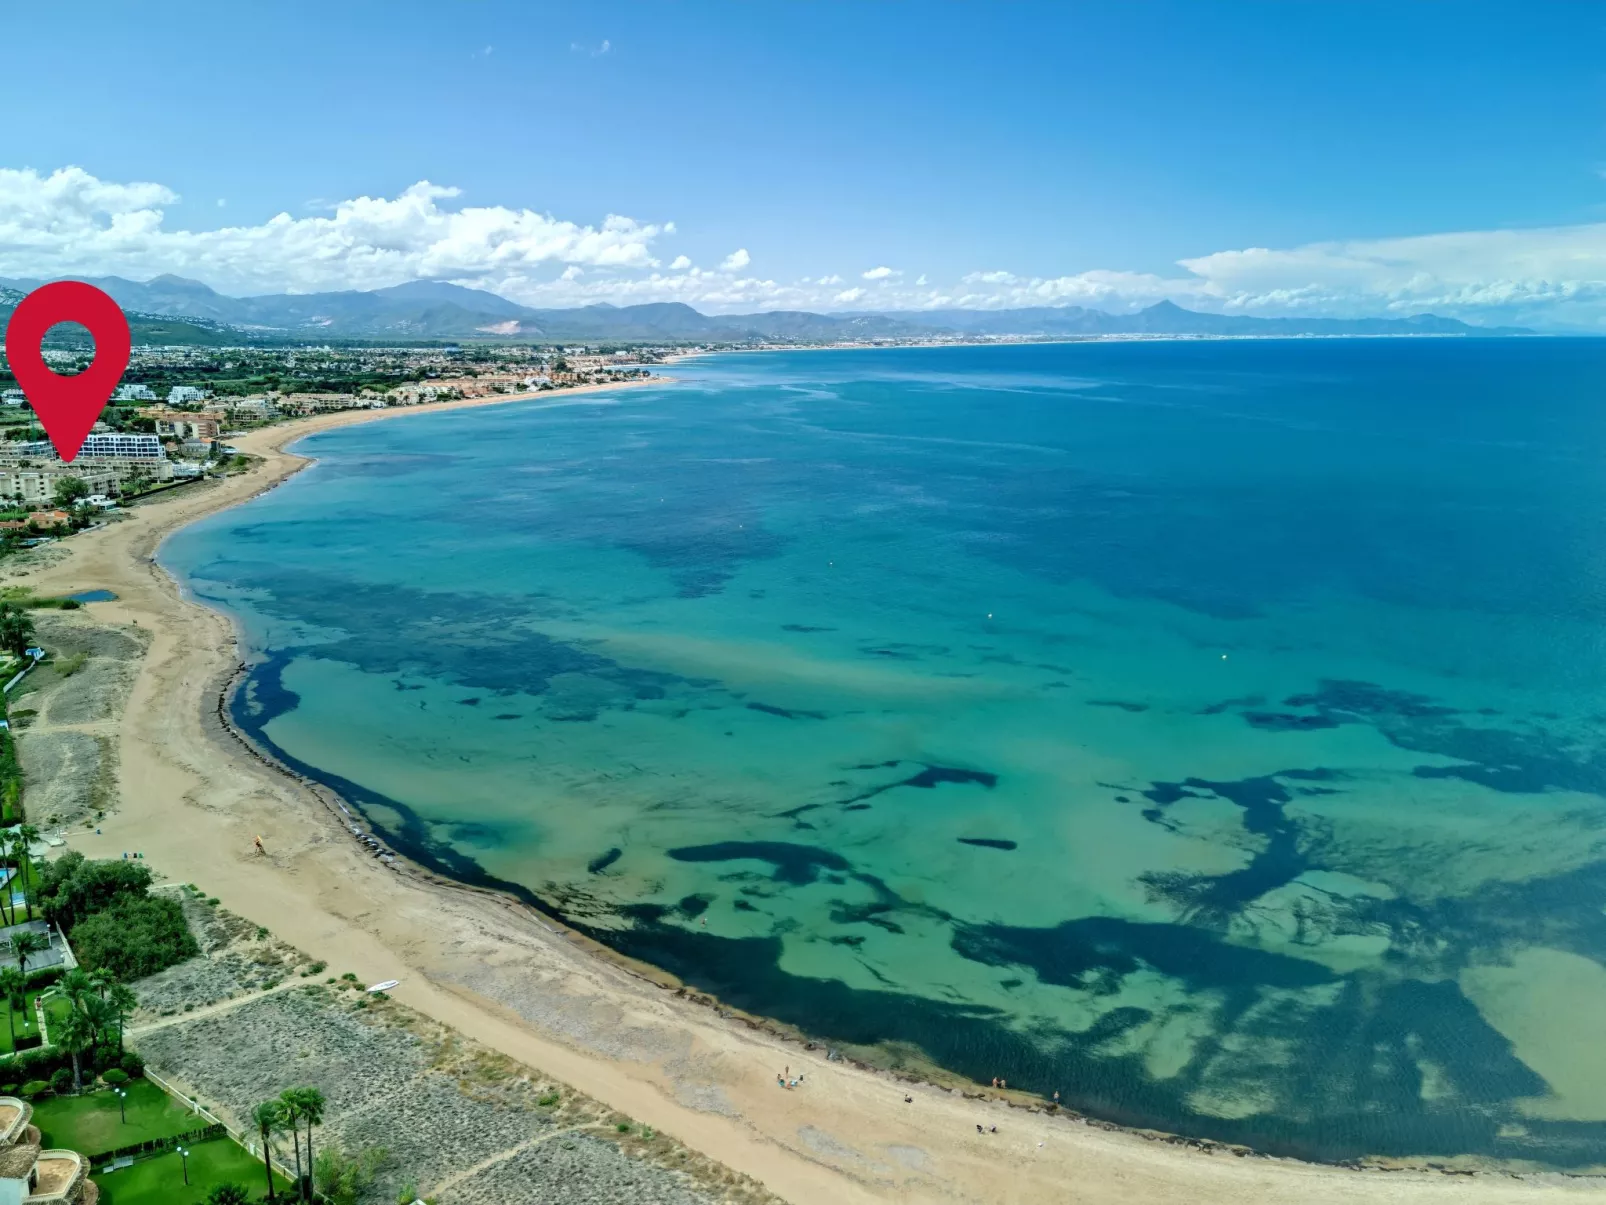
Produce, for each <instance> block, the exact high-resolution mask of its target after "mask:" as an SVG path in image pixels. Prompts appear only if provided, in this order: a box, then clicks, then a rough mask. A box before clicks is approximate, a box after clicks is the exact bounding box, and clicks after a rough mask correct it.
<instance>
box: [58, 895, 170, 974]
mask: <svg viewBox="0 0 1606 1205" xmlns="http://www.w3.org/2000/svg"><path fill="white" fill-rule="evenodd" d="M72 944H73V949H74V950H75V951H76V952H77V954H78V961H79V962H80V963H82V964H83V966H84V968H85V969H86V970H91V971H95V970H102V969H104V970H108V971H111V972H112V973H113V974H114V975H116V976H117V977H118V978H119V979H121V980H122V981H123V982H125V983H127V982H130V981H132V980H135V979H143V978H144V977H145V976H146V975H154V974H155V973H156V972H157V971H164V970H166V969H167V968H168V967H170V966H173V965H174V964H175V963H180V962H183V961H184V960H185V959H186V958H192V957H194V956H195V955H196V954H199V953H200V952H201V951H200V947H199V946H197V945H196V944H195V938H194V937H193V936H191V934H190V930H189V926H188V925H186V924H185V923H184V912H183V910H182V909H181V908H180V907H179V904H178V901H177V900H174V899H164V898H162V897H159V896H147V895H142V896H137V897H124V898H121V899H117V900H115V901H114V902H113V903H112V904H111V905H110V906H109V907H107V908H105V909H103V910H101V911H98V912H96V913H95V914H94V915H92V916H89V917H87V918H86V919H84V920H81V921H80V922H79V923H78V924H77V925H76V926H75V927H74V928H73V929H72Z"/></svg>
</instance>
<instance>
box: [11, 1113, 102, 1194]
mask: <svg viewBox="0 0 1606 1205" xmlns="http://www.w3.org/2000/svg"><path fill="white" fill-rule="evenodd" d="M43 1141H44V1139H43V1137H42V1135H41V1134H40V1133H39V1127H38V1126H36V1125H34V1124H33V1106H32V1105H30V1104H29V1103H28V1102H27V1101H24V1100H18V1099H17V1098H16V1097H15V1096H0V1205H95V1202H96V1201H98V1200H99V1199H100V1192H99V1190H98V1189H97V1188H96V1186H95V1185H94V1184H93V1183H91V1181H90V1179H89V1167H88V1166H87V1164H86V1163H85V1161H84V1157H83V1156H82V1155H80V1154H79V1153H78V1152H77V1151H67V1150H51V1151H47V1150H43V1149H41V1147H42V1144H43Z"/></svg>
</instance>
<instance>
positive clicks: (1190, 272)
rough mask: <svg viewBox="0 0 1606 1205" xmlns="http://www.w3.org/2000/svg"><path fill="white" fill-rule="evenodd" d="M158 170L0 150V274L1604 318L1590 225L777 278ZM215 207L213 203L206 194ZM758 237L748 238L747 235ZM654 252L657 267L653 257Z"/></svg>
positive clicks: (611, 240) (575, 295)
mask: <svg viewBox="0 0 1606 1205" xmlns="http://www.w3.org/2000/svg"><path fill="white" fill-rule="evenodd" d="M178 202H179V198H178V196H177V195H176V194H175V193H174V192H173V190H172V189H170V188H168V187H166V186H165V185H162V184H159V183H154V182H147V181H138V182H129V183H119V182H115V181H106V180H100V179H97V178H96V177H95V176H93V175H91V174H90V173H89V172H86V171H84V170H82V169H81V168H76V167H68V168H63V169H60V170H57V171H54V172H51V173H49V174H45V173H41V172H37V171H34V170H31V169H22V170H13V169H5V168H0V277H25V278H31V277H52V276H64V275H81V276H99V275H118V276H126V277H130V278H133V279H138V280H144V279H148V278H149V277H152V276H156V275H160V274H162V273H173V274H175V275H179V276H187V277H192V278H194V279H198V280H202V281H205V282H206V283H207V284H209V285H211V286H212V287H213V288H216V289H218V290H219V291H220V292H224V293H230V294H235V295H246V294H252V293H276V292H295V293H306V292H317V291H322V290H332V289H372V288H381V287H384V286H386V285H394V284H400V283H403V282H405V281H409V280H420V279H428V280H450V281H453V282H455V283H458V284H464V285H470V286H474V287H479V288H486V289H490V290H492V291H494V292H497V293H500V294H502V295H504V296H506V297H509V298H512V299H513V300H516V301H521V302H525V303H528V304H531V305H540V306H562V305H581V304H587V303H590V302H595V301H609V302H613V303H614V304H619V305H627V304H631V303H635V302H642V301H684V302H687V303H689V304H692V305H695V306H697V307H698V308H699V309H703V310H706V311H710V312H718V311H732V310H741V309H757V308H798V309H826V310H830V309H841V308H852V307H859V308H871V307H873V308H876V309H905V310H919V309H933V308H948V307H967V308H978V309H996V308H1005V307H1015V306H1040V305H1050V306H1058V305H1084V306H1092V307H1096V308H1100V309H1109V310H1130V309H1135V308H1139V307H1141V306H1144V305H1149V304H1152V303H1154V302H1156V301H1160V300H1164V299H1169V300H1172V301H1175V302H1177V303H1178V304H1180V305H1185V306H1189V307H1192V308H1197V309H1205V310H1212V311H1217V312H1224V313H1241V314H1256V315H1264V316H1273V315H1278V314H1321V315H1332V316H1358V315H1368V314H1375V315H1403V314H1412V313H1419V312H1423V311H1432V312H1435V313H1439V314H1445V315H1449V316H1455V317H1461V318H1466V319H1468V320H1471V321H1485V322H1521V323H1528V324H1547V323H1555V324H1565V325H1570V326H1575V327H1585V326H1589V327H1595V326H1599V327H1606V223H1586V224H1580V225H1571V226H1555V227H1548V228H1541V229H1527V230H1492V231H1459V232H1452V233H1441V234H1422V235H1412V236H1406V237H1400V238H1385V239H1366V240H1347V241H1332V242H1321V243H1311V244H1307V245H1305V246H1299V247H1292V248H1280V249H1279V248H1265V247H1249V248H1242V249H1235V250H1221V251H1216V252H1213V253H1210V254H1204V255H1199V256H1193V257H1190V258H1187V259H1184V260H1181V261H1179V263H1178V264H1177V270H1176V271H1175V272H1169V273H1164V274H1158V273H1147V272H1129V271H1121V270H1118V269H1110V268H1098V269H1091V270H1088V271H1084V272H1078V273H1075V274H1073V275H1058V276H1051V275H1046V274H1044V275H1037V274H1033V272H1032V269H1031V266H1030V265H981V266H979V268H978V270H976V271H973V272H971V273H969V274H968V275H964V276H962V277H960V278H958V279H950V280H949V281H946V282H945V281H943V280H942V278H941V277H940V276H937V275H936V274H934V273H931V272H930V271H929V270H928V271H925V272H923V273H921V274H919V275H918V276H917V277H916V279H915V280H914V281H913V282H912V283H911V282H909V281H908V279H907V278H906V276H905V274H904V273H903V271H902V270H900V269H894V268H891V267H887V266H885V265H879V266H876V267H873V268H869V269H865V270H860V271H856V272H853V273H852V275H853V276H857V277H858V278H859V279H860V280H862V281H863V282H865V284H868V285H870V286H873V287H870V288H866V287H863V286H862V285H859V286H855V287H852V288H846V289H844V288H842V287H841V285H842V283H843V276H844V274H845V273H846V269H845V268H844V266H842V265H834V264H820V265H817V267H816V272H817V275H815V276H812V277H807V276H806V277H803V278H801V279H798V280H795V281H793V282H790V283H780V282H777V281H775V280H771V279H768V278H765V277H763V276H760V275H755V274H753V273H752V272H751V268H752V264H753V261H754V256H753V255H752V254H750V253H749V251H748V249H747V248H746V247H742V248H739V249H738V250H736V251H734V252H732V253H731V254H729V255H728V256H726V257H725V258H724V259H723V260H722V261H721V262H720V265H719V267H718V268H717V269H700V268H698V267H696V266H694V265H693V263H692V261H691V259H690V258H689V257H688V256H687V255H685V254H682V253H679V252H678V251H677V250H676V249H675V248H674V247H673V246H672V245H670V246H665V244H666V243H669V242H670V240H672V239H673V238H674V237H675V234H676V231H675V225H674V223H673V222H671V221H667V220H653V221H643V220H638V219H636V218H631V217H624V216H620V215H614V214H610V215H607V216H605V217H603V218H602V219H601V220H600V221H591V222H575V221H569V220H564V219H560V218H557V217H554V216H552V215H551V214H547V213H543V212H540V211H537V210H533V209H527V208H511V207H508V206H505V205H488V206H482V205H471V204H465V203H463V199H462V196H461V193H460V191H459V190H458V189H456V188H452V187H444V186H440V185H436V184H432V183H430V182H428V181H420V182H419V183H417V184H414V185H413V186H412V187H410V188H408V189H406V190H404V191H403V192H401V193H400V194H398V195H397V196H395V197H390V198H387V197H366V196H364V197H357V198H354V199H351V200H346V201H340V202H336V203H334V204H330V205H326V206H324V207H322V208H321V209H320V210H319V211H317V212H315V213H313V214H309V215H302V216H292V215H291V214H289V213H281V214H278V215H277V216H275V217H273V218H270V219H269V220H267V221H265V222H261V223H259V224H256V225H242V226H225V227H222V228H219V229H211V230H188V229H182V228H177V227H173V226H170V225H169V224H168V211H169V210H170V209H172V207H174V206H175V205H177V204H178ZM214 212H215V211H214ZM759 250H760V252H761V253H762V252H763V251H764V249H763V248H760V249H759ZM664 260H668V261H669V263H668V267H667V268H666V267H664V263H663V261H664Z"/></svg>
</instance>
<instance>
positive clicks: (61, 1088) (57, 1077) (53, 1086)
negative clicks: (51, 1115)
mask: <svg viewBox="0 0 1606 1205" xmlns="http://www.w3.org/2000/svg"><path fill="white" fill-rule="evenodd" d="M50 1090H51V1091H52V1092H56V1093H61V1092H70V1091H71V1090H72V1072H71V1071H70V1070H68V1069H67V1068H66V1067H57V1068H56V1069H55V1070H54V1071H52V1072H51V1073H50Z"/></svg>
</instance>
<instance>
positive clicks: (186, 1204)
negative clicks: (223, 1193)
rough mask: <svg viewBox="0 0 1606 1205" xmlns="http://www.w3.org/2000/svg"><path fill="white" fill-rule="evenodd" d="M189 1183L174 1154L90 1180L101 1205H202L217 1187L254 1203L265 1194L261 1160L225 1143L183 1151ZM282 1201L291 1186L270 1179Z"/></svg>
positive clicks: (214, 1142)
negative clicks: (238, 1191) (240, 1192)
mask: <svg viewBox="0 0 1606 1205" xmlns="http://www.w3.org/2000/svg"><path fill="white" fill-rule="evenodd" d="M188 1149H189V1152H190V1157H189V1169H190V1182H189V1184H188V1185H185V1183H184V1166H183V1162H182V1161H181V1160H180V1159H179V1156H178V1154H177V1152H169V1153H167V1154H165V1155H158V1156H156V1157H155V1158H154V1159H143V1160H141V1161H140V1162H138V1163H136V1164H134V1166H133V1167H125V1168H123V1169H122V1170H121V1171H115V1172H110V1173H107V1174H105V1175H98V1176H93V1177H91V1178H92V1179H93V1180H94V1182H95V1184H96V1185H97V1186H98V1187H99V1188H100V1205H205V1202H206V1199H207V1197H208V1196H209V1195H210V1194H211V1192H212V1190H213V1189H214V1188H216V1187H217V1186H218V1185H220V1184H238V1185H239V1186H240V1187H241V1188H243V1189H245V1190H246V1191H247V1192H248V1193H249V1194H250V1198H251V1200H253V1201H255V1200H257V1199H258V1198H259V1197H262V1196H264V1195H265V1194H266V1191H267V1187H268V1185H267V1174H266V1172H265V1171H264V1170H263V1167H262V1160H260V1159H257V1158H255V1157H253V1156H252V1155H250V1154H248V1153H246V1151H245V1150H244V1149H243V1148H241V1147H239V1146H236V1145H235V1144H234V1143H233V1142H231V1141H230V1140H229V1139H227V1138H214V1139H212V1140H211V1141H210V1142H202V1143H199V1144H197V1145H195V1146H193V1147H190V1148H188ZM274 1181H275V1183H276V1184H277V1186H278V1191H279V1193H280V1194H285V1195H283V1196H282V1199H284V1200H290V1197H289V1196H288V1195H287V1194H288V1193H289V1191H290V1182H289V1181H288V1180H286V1179H285V1178H284V1177H283V1176H278V1175H276V1176H274Z"/></svg>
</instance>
